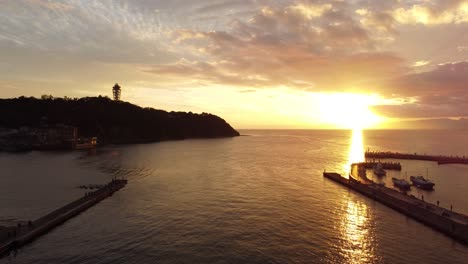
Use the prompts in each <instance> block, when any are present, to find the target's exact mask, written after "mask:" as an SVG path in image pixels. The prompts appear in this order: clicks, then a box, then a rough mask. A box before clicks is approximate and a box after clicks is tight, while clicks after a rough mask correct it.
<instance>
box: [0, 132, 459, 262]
mask: <svg viewBox="0 0 468 264" xmlns="http://www.w3.org/2000/svg"><path fill="white" fill-rule="evenodd" d="M240 132H241V134H242V135H244V136H241V137H236V138H224V139H210V140H183V141H168V142H160V143H153V144H139V145H119V146H107V147H104V148H99V149H97V150H96V151H94V152H87V151H83V152H80V151H77V152H29V153H22V154H8V153H0V226H1V225H4V226H5V225H11V224H15V223H16V222H17V221H28V220H32V219H35V218H38V217H40V216H42V215H44V214H46V213H48V212H50V211H52V210H54V209H55V208H58V207H60V206H62V205H64V204H66V203H68V202H70V201H72V200H74V199H77V198H78V197H80V196H82V195H84V193H85V192H86V191H85V190H82V189H78V188H76V187H77V186H79V185H83V184H101V183H106V182H108V181H109V180H111V179H112V178H113V177H125V178H127V179H128V180H129V183H128V185H127V186H126V187H125V188H124V189H122V190H120V191H119V192H117V193H115V194H114V195H113V196H112V197H109V198H108V199H106V200H104V201H103V202H101V203H99V204H98V205H96V206H94V207H92V208H90V209H88V210H87V211H85V212H83V213H82V214H80V215H78V216H77V217H75V218H73V219H71V220H69V221H67V222H66V223H64V224H63V225H61V226H59V227H57V228H55V229H54V230H52V231H51V232H50V233H49V234H46V235H45V236H43V237H41V238H39V239H37V240H35V241H34V242H32V243H31V244H29V245H27V246H25V247H23V248H21V249H20V250H19V251H18V252H17V253H16V254H10V256H8V257H5V258H3V259H0V263H47V264H53V263H467V260H468V247H467V246H465V245H462V244H459V243H458V242H456V241H454V240H453V239H451V238H449V237H447V236H445V235H443V234H441V233H439V232H437V231H434V230H433V229H431V228H429V227H426V226H424V225H422V224H420V223H419V222H416V221H414V220H412V219H411V218H408V217H406V216H404V215H402V214H400V213H398V212H396V211H394V210H392V209H390V208H388V207H386V206H384V205H382V204H379V203H377V202H375V201H373V200H371V199H368V198H366V197H364V196H362V195H360V194H357V193H355V192H353V191H350V190H348V189H345V188H344V187H342V186H340V185H337V184H336V183H334V182H332V181H330V180H328V179H325V178H323V176H322V173H323V171H324V170H327V171H336V172H339V173H346V171H347V164H349V162H350V160H351V159H352V155H354V154H353V149H354V150H355V149H356V146H354V147H352V145H353V144H351V143H352V141H353V140H352V139H353V138H355V137H353V136H352V131H347V130H241V131H240ZM362 135H363V136H362V139H361V140H362V146H360V149H368V148H369V149H370V150H392V151H400V152H409V153H415V152H416V153H428V154H447V155H468V133H467V131H462V130H457V131H442V130H431V131H429V130H427V131H398V130H368V131H364V132H363V134H362ZM355 143H356V142H355ZM360 144H361V143H359V145H360ZM401 164H402V167H403V169H402V171H401V172H389V173H388V175H387V176H385V177H384V178H381V179H375V180H378V181H383V182H385V183H386V184H387V186H391V177H400V178H404V177H409V175H416V174H421V175H424V176H427V177H429V178H430V179H431V180H432V181H433V182H435V184H436V185H435V191H433V192H426V191H420V190H417V189H414V188H413V190H412V192H411V194H413V195H415V196H417V197H420V196H421V195H424V197H425V200H426V201H430V202H433V203H436V201H440V205H441V206H442V207H446V208H449V207H450V205H452V206H453V208H454V210H455V211H459V212H462V213H464V214H468V200H467V199H466V196H465V195H466V193H467V192H468V165H437V163H434V162H425V161H401ZM369 176H370V177H371V173H369Z"/></svg>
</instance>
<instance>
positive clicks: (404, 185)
mask: <svg viewBox="0 0 468 264" xmlns="http://www.w3.org/2000/svg"><path fill="white" fill-rule="evenodd" d="M392 182H393V185H395V186H396V187H398V188H400V189H402V190H409V189H410V188H411V184H410V183H409V182H408V181H407V180H405V179H397V178H392Z"/></svg>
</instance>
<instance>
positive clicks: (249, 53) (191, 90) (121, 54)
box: [0, 0, 468, 128]
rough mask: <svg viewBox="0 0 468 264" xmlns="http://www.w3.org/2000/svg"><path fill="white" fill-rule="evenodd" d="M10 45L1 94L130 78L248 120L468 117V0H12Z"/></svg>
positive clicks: (248, 124)
mask: <svg viewBox="0 0 468 264" xmlns="http://www.w3.org/2000/svg"><path fill="white" fill-rule="evenodd" d="M0 58H1V59H0V97H1V98H9V97H17V96H21V95H26V96H36V97H38V96H40V95H42V94H52V95H54V96H68V97H82V96H96V95H108V96H110V95H111V88H112V86H113V85H114V83H115V82H118V83H120V84H121V86H122V88H123V92H122V96H123V99H124V100H126V101H129V102H132V103H135V104H138V105H141V106H149V107H154V108H159V109H164V110H176V111H192V112H210V113H213V114H217V115H220V116H221V117H223V118H224V119H226V120H227V121H228V122H229V123H231V124H232V125H233V126H234V127H236V128H354V127H364V128H386V127H398V126H402V123H401V122H399V121H400V120H413V119H434V118H437V119H439V118H442V119H443V118H452V119H453V118H460V117H467V116H468V93H467V90H468V85H467V84H468V1H467V0H413V1H407V0H350V1H342V0H335V1H319V0H317V1H312V0H311V1H306V0H303V1H301V0H298V1H294V0H291V1H286V0H276V1H266V0H242V1H241V0H211V1H208V0H190V1H187V0H172V1H165V0H152V1H151V0H132V1H130V0H113V1H111V0H100V1H97V0H63V1H54V0H49V1H46V0H0ZM405 125H407V123H405Z"/></svg>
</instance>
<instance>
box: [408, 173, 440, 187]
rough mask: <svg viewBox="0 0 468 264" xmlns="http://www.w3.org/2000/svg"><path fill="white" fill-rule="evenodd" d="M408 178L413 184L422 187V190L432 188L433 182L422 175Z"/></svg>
mask: <svg viewBox="0 0 468 264" xmlns="http://www.w3.org/2000/svg"><path fill="white" fill-rule="evenodd" d="M410 180H411V182H412V183H413V185H414V186H416V187H418V188H420V189H423V190H432V189H434V185H435V183H433V182H431V181H430V180H428V179H426V178H424V177H423V176H410Z"/></svg>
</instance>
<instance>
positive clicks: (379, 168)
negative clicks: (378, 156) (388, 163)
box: [374, 163, 387, 176]
mask: <svg viewBox="0 0 468 264" xmlns="http://www.w3.org/2000/svg"><path fill="white" fill-rule="evenodd" d="M374 174H375V175H377V176H385V175H386V174H387V172H386V171H385V170H384V169H383V166H382V164H381V163H377V164H376V165H375V167H374Z"/></svg>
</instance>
